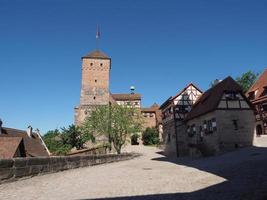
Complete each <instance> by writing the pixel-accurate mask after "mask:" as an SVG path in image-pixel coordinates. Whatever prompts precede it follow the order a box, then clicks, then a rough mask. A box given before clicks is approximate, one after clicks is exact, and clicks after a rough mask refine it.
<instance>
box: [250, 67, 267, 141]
mask: <svg viewBox="0 0 267 200" xmlns="http://www.w3.org/2000/svg"><path fill="white" fill-rule="evenodd" d="M246 95H247V97H248V99H249V100H250V101H251V103H252V104H253V106H254V109H255V111H256V134H257V135H258V136H259V135H262V134H264V135H266V134H267V69H265V70H264V72H263V73H262V74H261V75H260V77H259V78H258V80H257V81H256V82H255V83H254V84H253V85H252V86H251V88H250V89H249V90H248V92H247V94H246Z"/></svg>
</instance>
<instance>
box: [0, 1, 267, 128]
mask: <svg viewBox="0 0 267 200" xmlns="http://www.w3.org/2000/svg"><path fill="white" fill-rule="evenodd" d="M96 24H100V29H101V41H100V48H101V49H102V50H103V51H104V52H105V53H106V54H108V55H109V56H110V57H111V58H112V70H111V82H110V84H111V88H110V90H111V92H113V93H123V92H129V87H130V86H131V85H134V86H135V87H136V91H137V92H139V93H141V94H142V98H143V99H142V103H143V106H150V105H151V104H153V103H154V102H157V103H159V104H161V103H162V102H163V101H164V100H166V99H167V98H168V97H169V96H172V95H175V93H177V92H178V91H179V90H180V89H182V88H183V87H184V86H185V85H187V84H188V83H189V82H193V83H195V84H196V85H197V86H198V87H199V88H201V89H202V90H206V89H207V88H208V87H209V84H210V82H211V81H212V80H214V79H216V78H218V79H223V78H224V77H226V76H228V75H231V76H233V77H236V76H238V75H240V74H242V73H243V72H246V71H247V70H253V71H255V72H261V71H262V70H263V69H264V68H265V67H267V1H260V0H258V1H246V0H228V1H224V0H220V1H214V0H195V1H193V0H188V1H179V0H173V1H171V0H161V1H160V0H154V1H152V0H151V1H148V0H147V1H141V0H136V1H133V0H132V1H129V0H120V1H118V0H112V1H111V0H105V1H104V0H98V1H93V0H90V1H89V0H79V1H78V0H77V1H74V0H64V1H63V0H61V1H60V0H53V1H52V0H43V1H41V0H39V1H38V0H34V1H33V0H25V1H19V0H17V1H13V0H0V75H1V78H0V86H1V87H0V88H1V91H0V118H2V119H3V121H4V126H8V127H14V128H19V129H25V128H26V127H27V125H28V124H31V125H32V126H33V127H34V128H37V127H38V128H39V129H40V130H41V131H42V132H46V131H47V130H49V129H55V128H60V127H62V126H68V125H69V124H71V123H73V116H74V114H73V113H74V112H73V108H74V106H76V105H78V104H79V95H80V84H81V59H80V58H81V56H83V55H84V54H86V53H88V52H89V51H91V50H94V49H95V48H96V41H95V34H96Z"/></svg>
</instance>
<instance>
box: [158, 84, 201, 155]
mask: <svg viewBox="0 0 267 200" xmlns="http://www.w3.org/2000/svg"><path fill="white" fill-rule="evenodd" d="M201 94H202V91H201V90H200V89H198V87H196V86H195V85H194V84H193V83H190V84H189V85H188V86H186V87H185V88H184V89H183V90H181V91H180V92H179V93H178V94H176V95H175V96H174V97H170V98H168V99H167V100H166V101H165V102H164V103H163V104H162V105H161V106H160V109H161V111H162V125H163V148H164V151H165V152H166V154H175V155H177V156H180V155H184V154H185V153H184V152H185V151H186V149H187V147H186V143H185V142H184V141H185V139H184V134H182V133H183V132H184V124H183V120H184V119H185V117H186V116H187V114H188V113H189V112H190V111H191V109H192V106H193V105H194V103H195V102H196V101H197V99H198V98H199V97H200V96H201Z"/></svg>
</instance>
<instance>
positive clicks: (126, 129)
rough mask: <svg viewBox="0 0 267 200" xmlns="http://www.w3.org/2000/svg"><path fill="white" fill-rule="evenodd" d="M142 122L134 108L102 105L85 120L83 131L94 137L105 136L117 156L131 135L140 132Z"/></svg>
mask: <svg viewBox="0 0 267 200" xmlns="http://www.w3.org/2000/svg"><path fill="white" fill-rule="evenodd" d="M141 128H142V120H141V115H140V112H139V111H137V110H136V109H135V108H132V107H127V106H121V105H103V106H98V107H96V108H95V109H94V110H93V111H92V112H91V114H90V116H89V117H88V118H86V120H85V122H84V124H83V129H84V130H85V132H87V133H91V134H93V135H94V136H95V137H98V136H100V135H104V136H106V138H108V141H109V143H110V144H112V145H113V147H114V148H115V150H116V151H117V153H118V154H120V153H121V148H122V146H123V145H124V144H125V143H126V140H127V139H128V138H130V136H131V134H134V133H136V132H140V131H141Z"/></svg>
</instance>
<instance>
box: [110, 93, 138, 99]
mask: <svg viewBox="0 0 267 200" xmlns="http://www.w3.org/2000/svg"><path fill="white" fill-rule="evenodd" d="M111 95H112V97H113V99H114V100H116V101H119V100H122V101H127V100H141V95H140V94H111Z"/></svg>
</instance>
